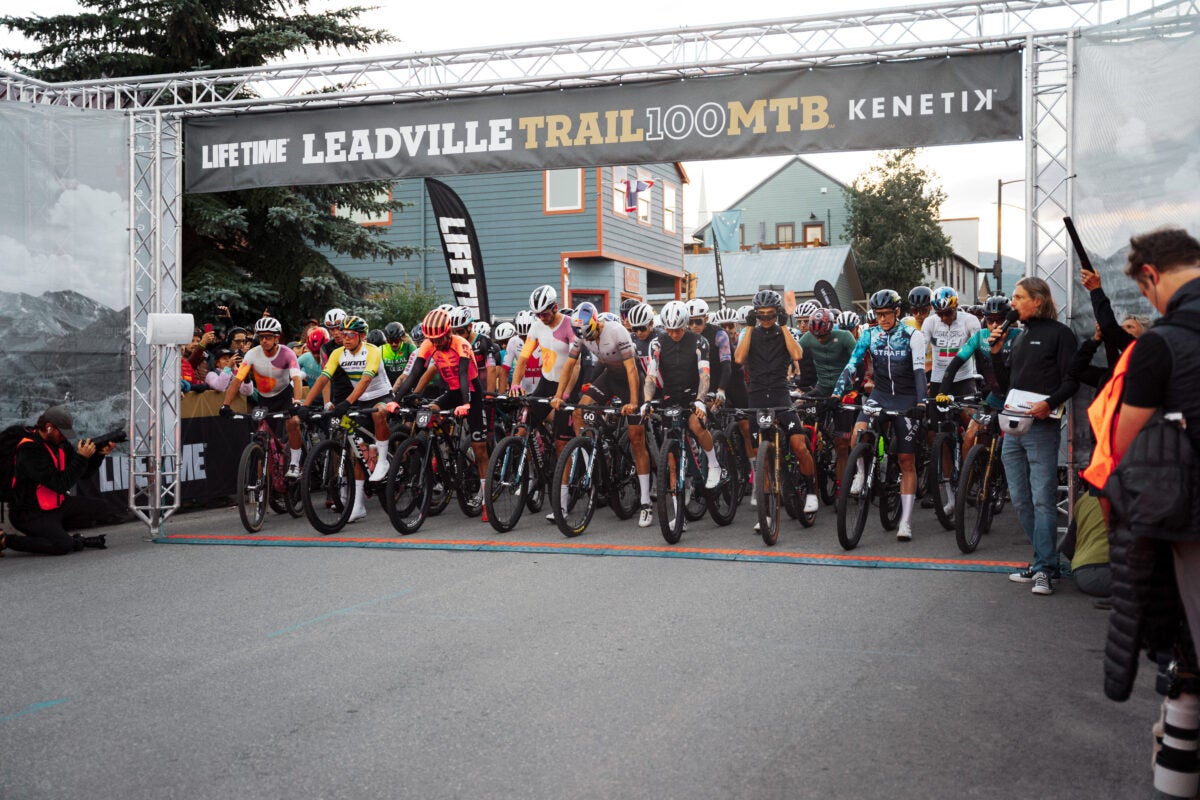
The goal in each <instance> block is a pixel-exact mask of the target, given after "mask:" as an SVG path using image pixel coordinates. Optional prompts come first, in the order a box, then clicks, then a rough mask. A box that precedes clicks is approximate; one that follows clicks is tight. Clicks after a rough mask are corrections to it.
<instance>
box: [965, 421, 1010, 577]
mask: <svg viewBox="0 0 1200 800" xmlns="http://www.w3.org/2000/svg"><path fill="white" fill-rule="evenodd" d="M975 420H976V422H978V423H979V425H980V428H979V431H978V432H977V433H976V434H975V444H974V445H972V446H971V449H970V450H969V451H967V457H966V458H965V459H963V466H962V473H961V475H962V477H961V478H960V480H959V482H958V492H957V494H956V496H955V502H954V541H955V542H956V543H957V544H958V549H959V550H961V551H962V552H964V553H973V552H975V548H976V547H978V546H979V540H980V539H981V538H982V537H983V535H984V534H985V533H987V532H989V531H990V530H991V527H992V518H993V517H994V516H995V515H996V514H999V513H1000V512H1001V511H1002V510H1003V509H1004V503H1005V498H1006V497H1007V496H1008V478H1007V477H1006V476H1005V474H1004V464H1003V463H1002V462H1001V458H1000V452H1001V449H1002V446H1003V442H1004V438H1003V435H1002V434H1001V432H1000V413H999V412H998V411H997V410H996V409H994V408H990V407H987V406H984V407H982V408H980V409H979V411H978V412H977V413H976V415H975Z"/></svg>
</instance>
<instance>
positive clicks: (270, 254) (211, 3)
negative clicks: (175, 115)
mask: <svg viewBox="0 0 1200 800" xmlns="http://www.w3.org/2000/svg"><path fill="white" fill-rule="evenodd" d="M81 5H83V6H84V8H85V9H87V10H86V11H84V12H83V13H80V14H74V15H66V14H64V15H57V16H49V17H42V16H36V15H35V16H31V17H13V16H3V17H0V25H3V26H5V27H7V28H9V29H10V30H14V31H17V32H19V33H21V34H23V35H24V36H25V37H26V38H28V39H30V40H31V41H33V42H36V43H38V44H39V45H40V47H39V48H38V49H34V50H31V51H30V52H21V51H17V50H0V55H3V56H4V57H5V58H7V59H9V60H10V61H11V62H12V63H13V64H14V65H15V66H16V67H17V69H19V70H21V71H22V72H26V73H27V74H30V75H32V76H34V77H36V78H39V79H42V80H46V81H74V80H86V79H94V78H113V77H119V76H138V75H155V74H167V73H179V72H188V71H193V70H224V69H235V68H239V67H255V66H261V65H263V64H266V63H268V62H271V61H279V60H284V59H287V58H292V59H295V57H296V56H297V54H300V53H312V52H316V51H322V50H328V49H333V50H335V51H341V50H363V49H365V48H366V47H368V46H370V45H373V44H379V43H383V42H387V41H391V40H393V37H392V36H391V35H390V34H388V33H387V32H385V31H377V30H372V29H369V28H365V27H362V26H359V25H357V24H355V20H356V19H357V18H358V17H359V15H361V14H362V13H363V12H364V11H366V10H367V9H366V8H364V7H361V6H354V7H351V8H344V9H340V10H333V11H325V12H321V13H317V14H310V13H308V3H307V1H306V0H84V2H82V3H81ZM388 189H389V184H387V183H383V182H374V183H360V184H347V185H331V186H303V187H274V188H266V189H251V190H245V191H239V192H225V193H217V194H196V195H188V196H186V197H185V198H184V203H183V209H184V211H183V254H182V262H183V263H182V269H183V288H184V310H185V311H190V312H192V313H193V314H195V315H196V317H197V319H208V318H211V317H213V316H214V314H215V306H216V305H217V304H220V305H227V306H229V308H230V310H231V313H232V314H233V318H234V319H236V320H242V321H245V320H253V319H255V318H257V317H258V316H259V314H261V312H262V309H263V308H264V307H269V308H271V311H272V313H273V314H275V315H276V316H278V317H280V318H281V319H282V320H283V321H284V323H285V326H287V327H285V330H287V329H289V328H290V327H291V326H295V325H297V324H298V323H299V321H300V320H301V319H303V318H305V317H308V316H320V315H321V313H322V312H323V311H324V309H326V308H329V307H331V306H342V307H345V308H347V309H350V310H354V309H356V308H357V307H359V306H361V305H364V301H363V300H362V298H363V297H364V296H365V295H366V294H367V293H368V291H369V289H368V287H367V285H366V283H365V282H363V281H358V280H355V279H352V278H350V277H349V276H347V275H345V274H344V273H342V272H340V271H338V270H337V269H336V268H334V267H333V265H332V264H330V263H329V260H328V259H327V258H326V257H325V256H324V255H323V253H322V252H321V250H319V249H318V248H328V249H330V250H333V251H334V252H337V253H340V254H344V255H349V256H351V257H354V258H373V259H378V260H386V261H387V262H388V263H391V262H392V261H394V260H395V259H396V258H406V257H408V256H410V255H412V254H413V253H414V252H416V250H415V249H414V248H411V247H403V246H397V245H393V244H390V243H389V242H387V241H386V240H385V239H383V238H381V237H380V236H379V235H378V230H377V229H375V228H369V227H364V226H362V225H359V224H358V223H356V222H354V221H353V220H351V219H348V218H347V217H346V216H335V215H334V214H333V213H332V209H333V208H334V207H337V208H338V209H339V210H351V211H357V212H362V213H367V214H379V213H385V212H388V211H391V212H393V213H398V212H400V211H401V207H402V204H401V203H399V202H397V201H393V200H392V199H391V196H390V194H389V192H388Z"/></svg>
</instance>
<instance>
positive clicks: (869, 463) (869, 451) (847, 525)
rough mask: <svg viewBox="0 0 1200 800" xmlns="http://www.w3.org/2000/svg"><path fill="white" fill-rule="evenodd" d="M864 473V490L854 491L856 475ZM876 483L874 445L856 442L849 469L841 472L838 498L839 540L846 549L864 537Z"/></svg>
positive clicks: (847, 467) (849, 548)
mask: <svg viewBox="0 0 1200 800" xmlns="http://www.w3.org/2000/svg"><path fill="white" fill-rule="evenodd" d="M859 471H861V472H862V474H863V480H862V484H861V491H859V493H858V494H857V495H851V494H850V490H851V489H852V488H854V478H855V476H856V475H857V474H858V473H859ZM874 483H875V448H874V446H873V445H871V444H867V443H866V442H863V443H860V444H857V445H855V446H854V449H853V450H851V451H850V457H849V458H847V459H846V469H845V471H843V472H842V488H841V491H839V492H838V501H837V537H838V544H840V545H841V546H842V549H843V550H853V549H854V548H856V547H858V543H859V540H861V539H862V534H863V529H864V528H866V527H867V515H869V514H870V513H871V490H872V489H873V488H874V486H873V484H874Z"/></svg>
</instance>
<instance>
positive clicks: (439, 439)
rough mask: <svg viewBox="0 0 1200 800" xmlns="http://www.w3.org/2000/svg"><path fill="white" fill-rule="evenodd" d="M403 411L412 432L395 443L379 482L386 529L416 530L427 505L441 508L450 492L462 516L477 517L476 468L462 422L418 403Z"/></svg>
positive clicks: (448, 412) (479, 509)
mask: <svg viewBox="0 0 1200 800" xmlns="http://www.w3.org/2000/svg"><path fill="white" fill-rule="evenodd" d="M409 413H410V414H411V416H412V430H413V435H412V436H410V437H408V438H407V439H405V440H404V441H403V442H401V443H400V444H399V446H397V448H396V453H395V455H393V456H392V460H391V464H390V465H389V467H388V475H387V480H386V481H385V482H384V495H383V503H384V507H385V508H386V509H387V512H388V519H389V520H391V523H392V527H393V528H395V529H396V530H397V531H398V532H399V533H401V534H404V535H408V534H410V533H414V532H416V531H417V529H419V528H420V527H421V525H423V524H424V523H425V520H426V519H427V518H428V517H429V515H430V507H431V504H433V503H434V501H435V500H436V501H437V502H439V503H441V504H442V508H445V505H446V504H448V503H449V502H450V494H454V496H455V497H456V498H458V505H459V508H460V509H462V511H463V513H464V514H466V515H467V516H469V517H477V516H479V514H480V513H481V512H482V510H483V505H482V504H481V503H480V502H479V494H480V492H479V486H480V481H479V471H478V470H477V469H476V468H475V453H474V451H473V450H472V449H471V446H470V440H469V439H468V438H467V427H466V425H459V424H457V421H456V418H455V416H454V410H453V409H447V410H434V409H432V408H430V407H428V406H423V407H421V408H417V409H413V410H411V411H410V412H409ZM439 510H440V509H439Z"/></svg>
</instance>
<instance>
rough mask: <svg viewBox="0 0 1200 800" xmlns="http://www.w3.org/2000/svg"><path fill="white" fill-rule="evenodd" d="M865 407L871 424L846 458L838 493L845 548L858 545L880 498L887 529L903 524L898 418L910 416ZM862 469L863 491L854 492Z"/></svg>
mask: <svg viewBox="0 0 1200 800" xmlns="http://www.w3.org/2000/svg"><path fill="white" fill-rule="evenodd" d="M862 410H863V412H864V413H866V415H867V416H868V417H870V424H869V425H868V427H867V428H866V429H865V430H863V431H861V432H860V433H859V435H858V443H857V444H856V445H854V448H853V449H852V450H851V451H850V456H849V458H847V459H846V469H845V471H844V472H843V473H842V486H841V489H840V491H839V492H838V503H837V537H838V544H840V545H841V546H842V549H844V550H853V549H854V548H855V547H858V542H859V540H860V539H861V538H862V533H863V529H864V528H865V527H866V525H867V516H868V515H869V514H870V513H871V501H872V499H873V498H876V497H877V498H878V501H879V522H880V524H881V525H883V528H884V530H888V531H890V530H895V529H896V526H897V525H899V523H900V512H901V508H900V462H899V460H898V459H897V458H896V453H897V452H898V451H899V431H898V430H897V427H898V426H897V425H896V419H897V418H898V417H904V416H907V412H903V411H885V410H883V409H882V408H880V407H879V406H878V405H875V404H873V403H871V402H869V401H868V402H867V403H864V404H863V406H862ZM860 469H861V470H862V472H863V485H862V490H861V491H860V492H859V493H858V495H857V496H854V495H851V493H850V490H851V489H852V488H853V484H854V476H855V474H856V473H857V472H858V471H859V470H860Z"/></svg>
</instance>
